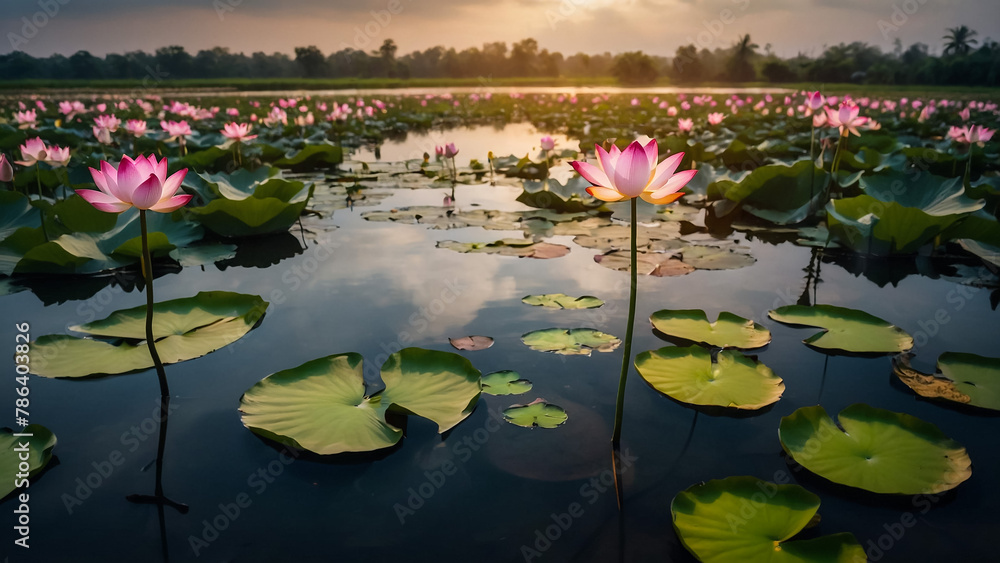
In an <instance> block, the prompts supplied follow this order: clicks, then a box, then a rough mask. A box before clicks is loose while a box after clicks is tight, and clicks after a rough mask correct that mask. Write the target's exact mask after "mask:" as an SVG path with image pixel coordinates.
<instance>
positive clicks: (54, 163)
mask: <svg viewBox="0 0 1000 563" xmlns="http://www.w3.org/2000/svg"><path fill="white" fill-rule="evenodd" d="M47 153H48V154H47V155H46V157H45V163H46V164H48V165H49V166H51V167H53V168H61V167H63V166H66V165H67V164H69V159H70V155H69V147H57V146H51V147H49V148H48V151H47Z"/></svg>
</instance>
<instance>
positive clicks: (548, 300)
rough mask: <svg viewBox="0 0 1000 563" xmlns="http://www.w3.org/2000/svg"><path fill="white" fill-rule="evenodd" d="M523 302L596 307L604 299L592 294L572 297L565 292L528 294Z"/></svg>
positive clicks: (585, 307) (581, 307)
mask: <svg viewBox="0 0 1000 563" xmlns="http://www.w3.org/2000/svg"><path fill="white" fill-rule="evenodd" d="M521 303H524V304H526V305H533V306H536V307H548V308H549V309H596V308H598V307H600V306H602V305H604V301H602V300H600V299H598V298H596V297H593V296H590V295H584V296H582V297H570V296H569V295H566V294H565V293H544V294H542V295H527V296H525V297H522V298H521Z"/></svg>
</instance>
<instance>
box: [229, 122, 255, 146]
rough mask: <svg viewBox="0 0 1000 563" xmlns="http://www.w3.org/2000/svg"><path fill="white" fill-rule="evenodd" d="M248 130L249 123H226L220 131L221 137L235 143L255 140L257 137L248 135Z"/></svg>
mask: <svg viewBox="0 0 1000 563" xmlns="http://www.w3.org/2000/svg"><path fill="white" fill-rule="evenodd" d="M250 128H251V125H250V124H249V123H227V124H226V125H225V126H224V127H223V129H222V136H223V137H226V138H227V139H232V140H234V141H236V142H243V141H249V140H251V139H256V138H257V135H251V134H250Z"/></svg>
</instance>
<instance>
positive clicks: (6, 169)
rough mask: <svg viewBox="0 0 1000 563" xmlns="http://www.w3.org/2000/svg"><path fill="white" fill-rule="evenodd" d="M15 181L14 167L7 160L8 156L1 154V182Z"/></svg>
mask: <svg viewBox="0 0 1000 563" xmlns="http://www.w3.org/2000/svg"><path fill="white" fill-rule="evenodd" d="M13 179H14V167H13V166H11V165H10V161H9V160H7V155H5V154H3V153H2V152H0V182H10V181H12V180H13Z"/></svg>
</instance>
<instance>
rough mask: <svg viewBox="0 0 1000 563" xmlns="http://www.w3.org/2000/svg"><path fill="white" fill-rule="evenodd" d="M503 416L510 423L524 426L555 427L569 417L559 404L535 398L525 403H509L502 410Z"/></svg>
mask: <svg viewBox="0 0 1000 563" xmlns="http://www.w3.org/2000/svg"><path fill="white" fill-rule="evenodd" d="M503 418H504V420H506V421H507V422H509V423H511V424H516V425H517V426H524V427H526V428H555V427H557V426H561V425H562V424H564V423H565V422H566V420H567V419H568V418H569V415H568V414H566V411H565V410H563V408H562V407H560V406H559V405H553V404H551V403H547V402H545V400H544V399H535V400H534V401H532V402H530V403H528V404H526V405H511V406H510V407H507V408H506V409H504V411H503Z"/></svg>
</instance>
